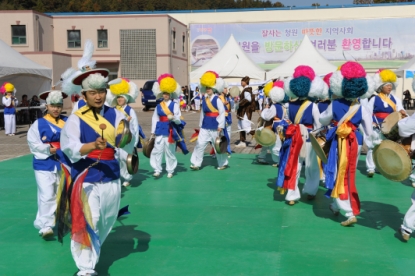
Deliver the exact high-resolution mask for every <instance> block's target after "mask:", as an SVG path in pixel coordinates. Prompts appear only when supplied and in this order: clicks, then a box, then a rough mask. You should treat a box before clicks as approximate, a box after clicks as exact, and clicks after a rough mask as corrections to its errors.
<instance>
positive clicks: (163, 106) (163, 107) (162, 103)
mask: <svg viewBox="0 0 415 276" xmlns="http://www.w3.org/2000/svg"><path fill="white" fill-rule="evenodd" d="M160 106H161V109H163V112H164V113H166V116H168V115H173V113H172V112H171V110H170V109H169V107H168V106H167V104H166V103H165V102H164V101H163V102H161V103H160Z"/></svg>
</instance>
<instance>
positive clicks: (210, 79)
mask: <svg viewBox="0 0 415 276" xmlns="http://www.w3.org/2000/svg"><path fill="white" fill-rule="evenodd" d="M224 86H225V81H224V80H223V79H222V78H220V77H219V75H218V74H217V73H216V72H214V71H206V72H205V73H204V74H203V75H202V77H201V78H200V92H201V93H206V88H212V89H213V92H215V93H222V91H223V89H224Z"/></svg>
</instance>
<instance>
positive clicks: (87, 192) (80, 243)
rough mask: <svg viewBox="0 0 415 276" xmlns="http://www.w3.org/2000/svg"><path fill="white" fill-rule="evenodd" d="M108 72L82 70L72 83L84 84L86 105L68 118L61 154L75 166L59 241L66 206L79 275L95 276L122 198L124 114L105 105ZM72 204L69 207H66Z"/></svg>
mask: <svg viewBox="0 0 415 276" xmlns="http://www.w3.org/2000/svg"><path fill="white" fill-rule="evenodd" d="M108 74H109V71H108V70H107V69H94V70H91V68H90V67H83V72H82V73H81V74H80V75H79V76H77V77H76V78H75V79H73V83H74V84H75V85H82V94H83V96H84V98H85V101H86V105H85V106H84V107H82V108H80V109H79V110H77V111H76V112H75V113H74V114H72V115H71V116H69V118H68V120H67V121H66V124H65V126H64V128H63V130H62V133H61V147H62V151H63V152H64V153H65V154H66V156H67V157H68V158H69V159H70V161H71V162H72V167H71V175H72V183H71V184H70V187H69V188H68V189H63V191H62V195H61V197H60V204H59V207H58V210H59V216H58V222H59V223H58V237H59V240H60V241H62V237H63V234H65V233H64V231H65V230H66V229H65V225H64V223H65V218H64V217H63V216H65V215H67V212H66V210H65V209H66V207H67V206H68V205H69V206H70V214H71V218H72V221H71V225H70V226H71V232H72V233H71V234H72V235H71V252H72V257H73V259H74V261H75V263H76V265H77V267H78V269H79V272H78V274H77V275H96V272H95V270H94V269H95V265H96V264H97V263H98V260H99V256H100V251H101V247H102V244H103V243H104V241H105V239H106V237H107V236H108V234H109V233H110V232H111V229H112V226H113V225H114V223H115V221H116V219H117V215H118V208H119V204H120V198H121V188H120V187H121V185H120V166H119V162H118V161H117V159H118V155H119V153H118V150H117V148H118V147H123V146H124V145H121V144H120V140H121V134H120V133H122V126H123V123H122V120H123V119H124V118H125V116H124V115H123V114H122V113H121V112H119V111H117V110H116V109H114V108H110V107H108V106H104V103H105V98H106V93H107V81H108V79H107V76H108ZM68 202H70V204H68Z"/></svg>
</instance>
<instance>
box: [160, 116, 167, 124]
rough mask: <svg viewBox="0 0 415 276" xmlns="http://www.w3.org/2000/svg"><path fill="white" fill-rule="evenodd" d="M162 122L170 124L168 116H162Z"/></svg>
mask: <svg viewBox="0 0 415 276" xmlns="http://www.w3.org/2000/svg"><path fill="white" fill-rule="evenodd" d="M160 122H163V123H167V122H169V118H167V116H160Z"/></svg>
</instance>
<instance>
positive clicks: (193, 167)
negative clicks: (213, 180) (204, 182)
mask: <svg viewBox="0 0 415 276" xmlns="http://www.w3.org/2000/svg"><path fill="white" fill-rule="evenodd" d="M190 168H191V169H192V170H194V171H198V170H199V167H198V166H195V165H193V164H192V165H190Z"/></svg>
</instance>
